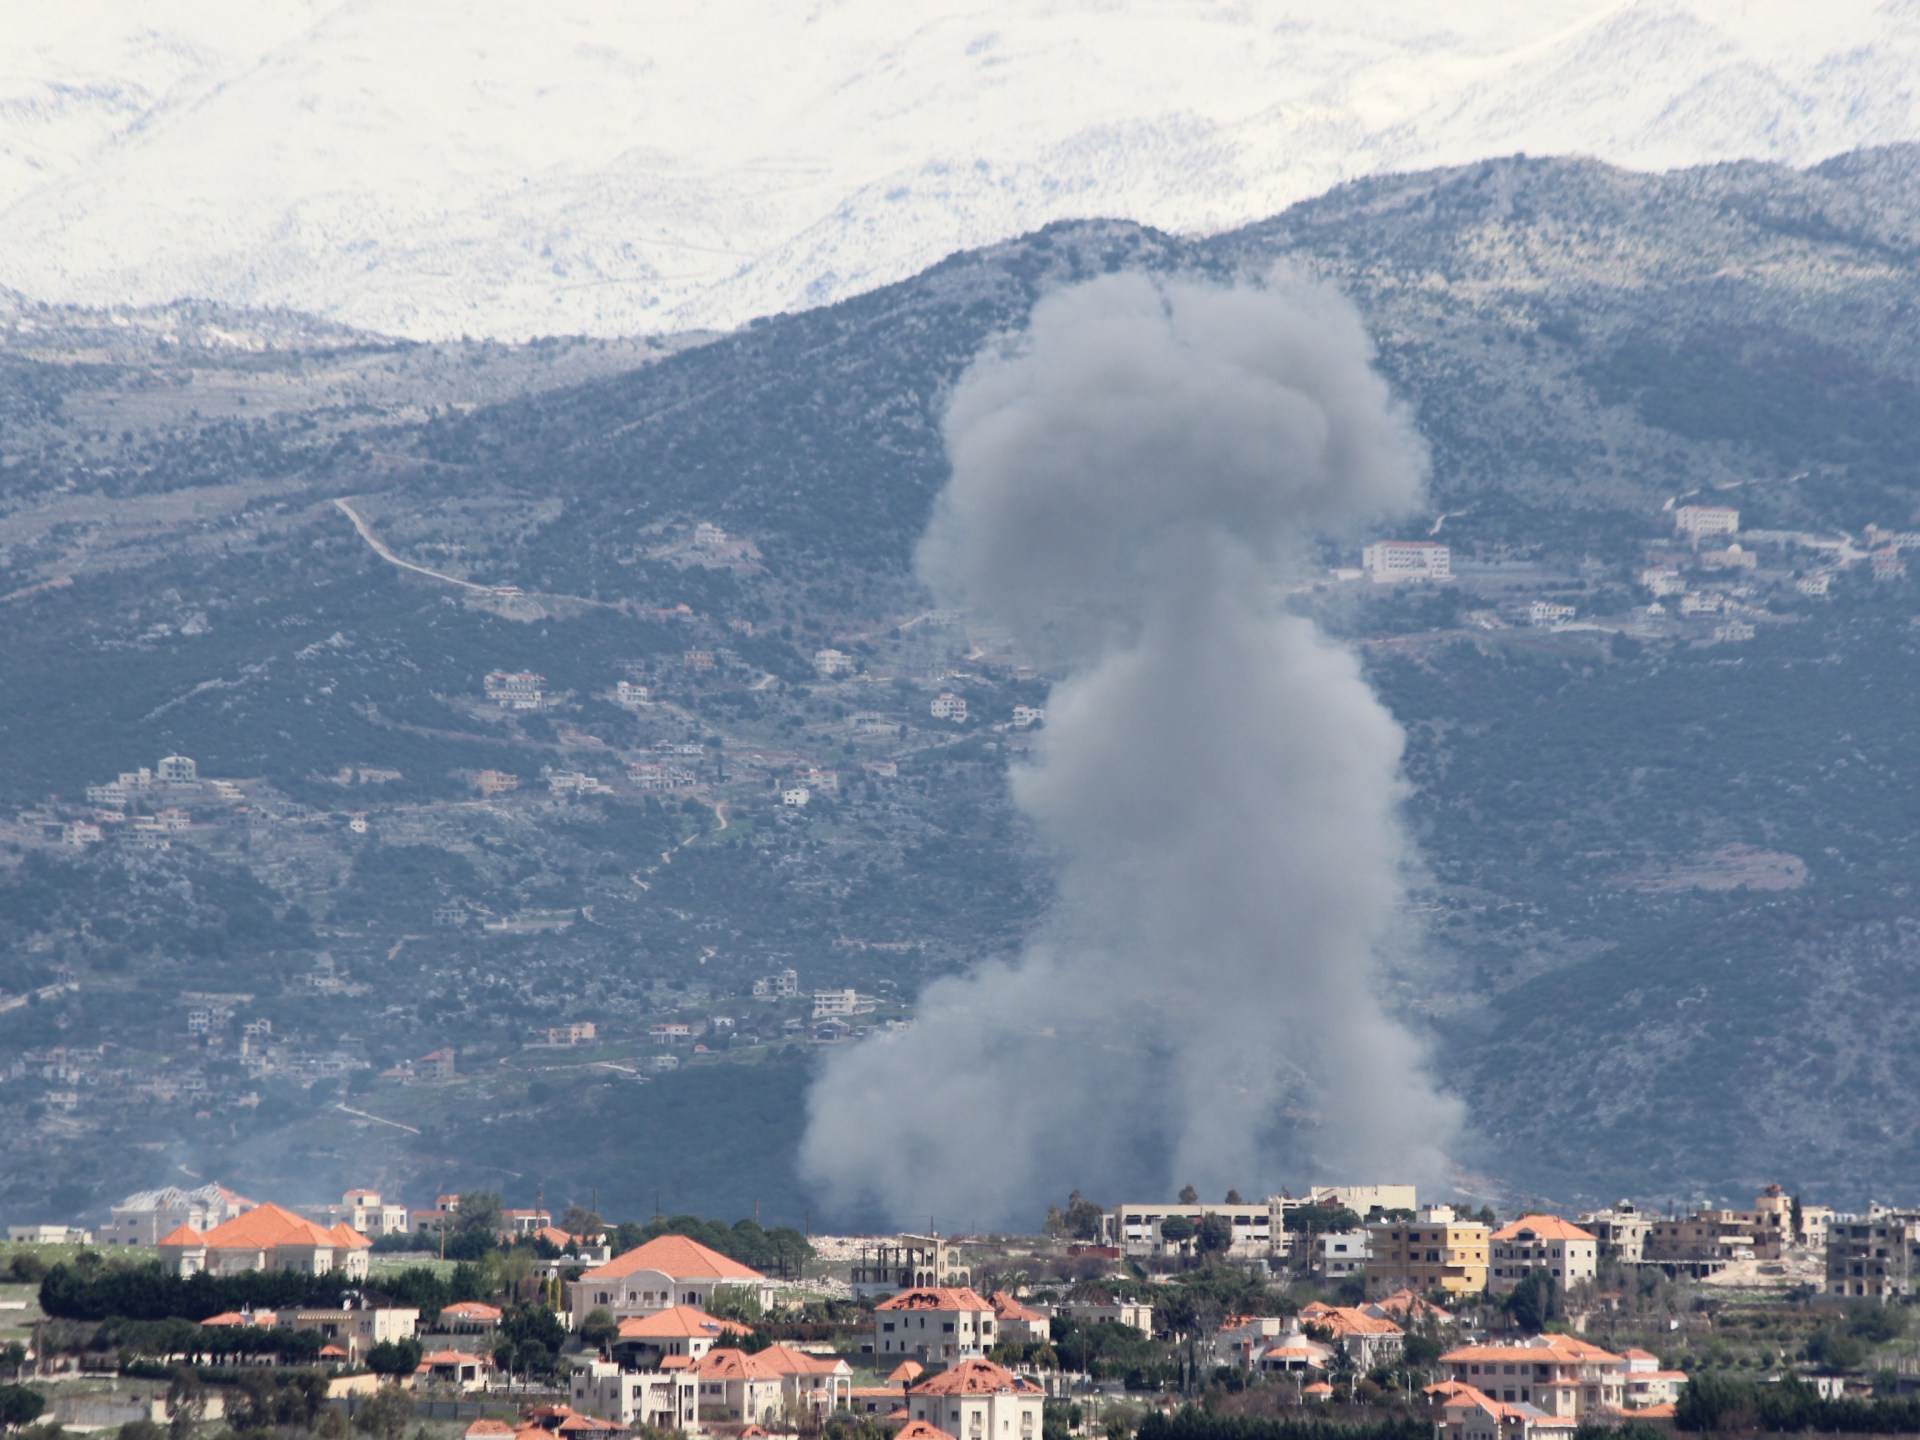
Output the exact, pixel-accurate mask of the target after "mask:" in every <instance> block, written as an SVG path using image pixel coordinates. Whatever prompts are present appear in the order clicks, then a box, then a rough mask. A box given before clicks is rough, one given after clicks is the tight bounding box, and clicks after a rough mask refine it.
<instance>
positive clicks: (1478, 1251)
mask: <svg viewBox="0 0 1920 1440" xmlns="http://www.w3.org/2000/svg"><path fill="white" fill-rule="evenodd" d="M1489 1237H1490V1232H1489V1230H1488V1228H1487V1227H1486V1226H1485V1225H1482V1224H1481V1223H1480V1222H1479V1221H1477V1220H1466V1219H1462V1218H1461V1217H1459V1216H1457V1215H1455V1214H1454V1213H1453V1208H1452V1207H1451V1206H1448V1205H1432V1206H1428V1207H1427V1208H1426V1209H1424V1210H1421V1211H1419V1212H1418V1213H1417V1214H1416V1215H1415V1216H1414V1218H1413V1219H1412V1220H1378V1221H1375V1222H1374V1223H1373V1224H1371V1225H1369V1226H1367V1284H1368V1286H1369V1287H1373V1288H1379V1289H1395V1288H1398V1287H1400V1286H1407V1287H1409V1288H1411V1289H1414V1290H1421V1291H1425V1290H1433V1289H1440V1290H1446V1291H1449V1292H1450V1293H1452V1294H1456V1295H1466V1294H1474V1293H1477V1292H1479V1291H1482V1290H1485V1289H1486V1288H1487V1264H1488V1258H1487V1257H1488V1241H1489Z"/></svg>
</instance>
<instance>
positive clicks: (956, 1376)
mask: <svg viewBox="0 0 1920 1440" xmlns="http://www.w3.org/2000/svg"><path fill="white" fill-rule="evenodd" d="M1039 1388H1040V1387H1039V1386H1037V1385H1035V1384H1034V1383H1033V1382H1032V1381H1031V1380H1023V1379H1021V1378H1020V1377H1019V1376H1018V1375H1015V1374H1014V1373H1013V1372H1012V1371H1011V1370H1008V1369H1005V1368H1004V1367H1002V1366H999V1365H996V1364H994V1363H993V1362H992V1361H991V1360H962V1361H961V1362H960V1363H959V1364H957V1365H955V1366H953V1367H952V1368H951V1369H947V1370H943V1371H941V1372H940V1373H939V1374H938V1375H936V1376H934V1377H933V1379H931V1380H928V1381H925V1382H923V1383H921V1384H919V1385H916V1386H914V1387H913V1393H914V1394H916V1395H1000V1394H1006V1393H1009V1392H1011V1393H1015V1394H1020V1393H1024V1392H1026V1391H1029V1390H1032V1391H1038V1390H1039Z"/></svg>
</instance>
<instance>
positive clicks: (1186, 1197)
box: [1180, 1185, 1200, 1205]
mask: <svg viewBox="0 0 1920 1440" xmlns="http://www.w3.org/2000/svg"><path fill="white" fill-rule="evenodd" d="M1180 1203H1181V1204H1182V1205H1198V1204H1199V1203H1200V1192H1199V1191H1198V1190H1196V1189H1194V1188H1193V1186H1191V1185H1182V1186H1181V1187H1180Z"/></svg>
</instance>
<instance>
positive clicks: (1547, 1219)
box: [1487, 1215, 1600, 1295]
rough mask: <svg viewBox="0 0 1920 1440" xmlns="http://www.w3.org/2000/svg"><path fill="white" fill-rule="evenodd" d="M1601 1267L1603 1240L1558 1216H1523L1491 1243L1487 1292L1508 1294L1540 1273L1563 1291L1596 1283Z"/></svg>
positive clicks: (1502, 1230)
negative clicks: (1535, 1273) (1586, 1281)
mask: <svg viewBox="0 0 1920 1440" xmlns="http://www.w3.org/2000/svg"><path fill="white" fill-rule="evenodd" d="M1599 1264H1600V1241H1599V1239H1598V1237H1596V1236H1595V1235H1594V1234H1593V1233H1592V1232H1590V1231H1587V1230H1582V1229H1581V1228H1580V1227H1579V1226H1578V1225H1575V1224H1573V1223H1572V1222H1571V1221H1568V1220H1562V1219H1561V1218H1560V1217H1559V1216H1558V1215H1523V1216H1521V1217H1520V1218H1519V1219H1518V1220H1515V1221H1514V1222H1513V1223H1512V1224H1511V1225H1503V1226H1502V1227H1501V1228H1500V1229H1498V1230H1496V1231H1494V1232H1493V1234H1492V1235H1491V1236H1489V1237H1488V1240H1487V1293H1488V1294H1490V1295H1504V1294H1507V1293H1508V1292H1509V1291H1511V1290H1513V1289H1514V1287H1516V1286H1517V1285H1519V1283H1520V1282H1521V1281H1522V1280H1524V1279H1526V1278H1527V1277H1528V1276H1529V1275H1531V1274H1532V1273H1533V1272H1534V1271H1536V1270H1543V1271H1545V1272H1546V1273H1547V1274H1548V1275H1549V1276H1551V1277H1552V1279H1553V1283H1554V1284H1555V1285H1558V1286H1560V1287H1562V1288H1563V1289H1564V1288H1565V1287H1567V1286H1570V1285H1576V1284H1578V1283H1580V1282H1581V1281H1583V1280H1592V1279H1593V1278H1594V1276H1595V1275H1596V1274H1597V1273H1598V1268H1599Z"/></svg>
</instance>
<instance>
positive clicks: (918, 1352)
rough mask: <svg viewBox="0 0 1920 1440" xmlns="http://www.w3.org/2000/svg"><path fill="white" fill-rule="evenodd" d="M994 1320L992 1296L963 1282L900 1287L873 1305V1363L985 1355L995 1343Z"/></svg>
mask: <svg viewBox="0 0 1920 1440" xmlns="http://www.w3.org/2000/svg"><path fill="white" fill-rule="evenodd" d="M997 1320H998V1317H997V1316H996V1315H995V1314H994V1309H993V1302H992V1301H991V1300H988V1299H987V1298H986V1297H984V1296H983V1295H980V1294H979V1293H978V1292H976V1291H974V1290H971V1289H968V1288H967V1287H966V1286H958V1287H951V1288H942V1287H921V1288H917V1289H912V1290H902V1291H901V1292H900V1293H899V1294H897V1295H890V1296H888V1297H887V1298H886V1299H885V1300H882V1301H881V1302H880V1303H879V1304H878V1305H876V1306H875V1307H874V1311H873V1354H874V1360H875V1362H876V1368H878V1369H883V1370H884V1369H887V1368H889V1367H891V1366H892V1365H895V1364H898V1363H899V1362H900V1361H902V1360H918V1361H919V1362H920V1363H921V1364H923V1365H938V1366H948V1365H952V1364H954V1363H955V1362H956V1361H960V1360H972V1359H981V1358H984V1357H985V1356H986V1354H987V1352H988V1351H990V1350H991V1349H993V1347H994V1346H995V1345H996V1344H998V1343H999V1341H998V1339H997V1338H996V1337H997V1335H998V1324H997Z"/></svg>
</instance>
